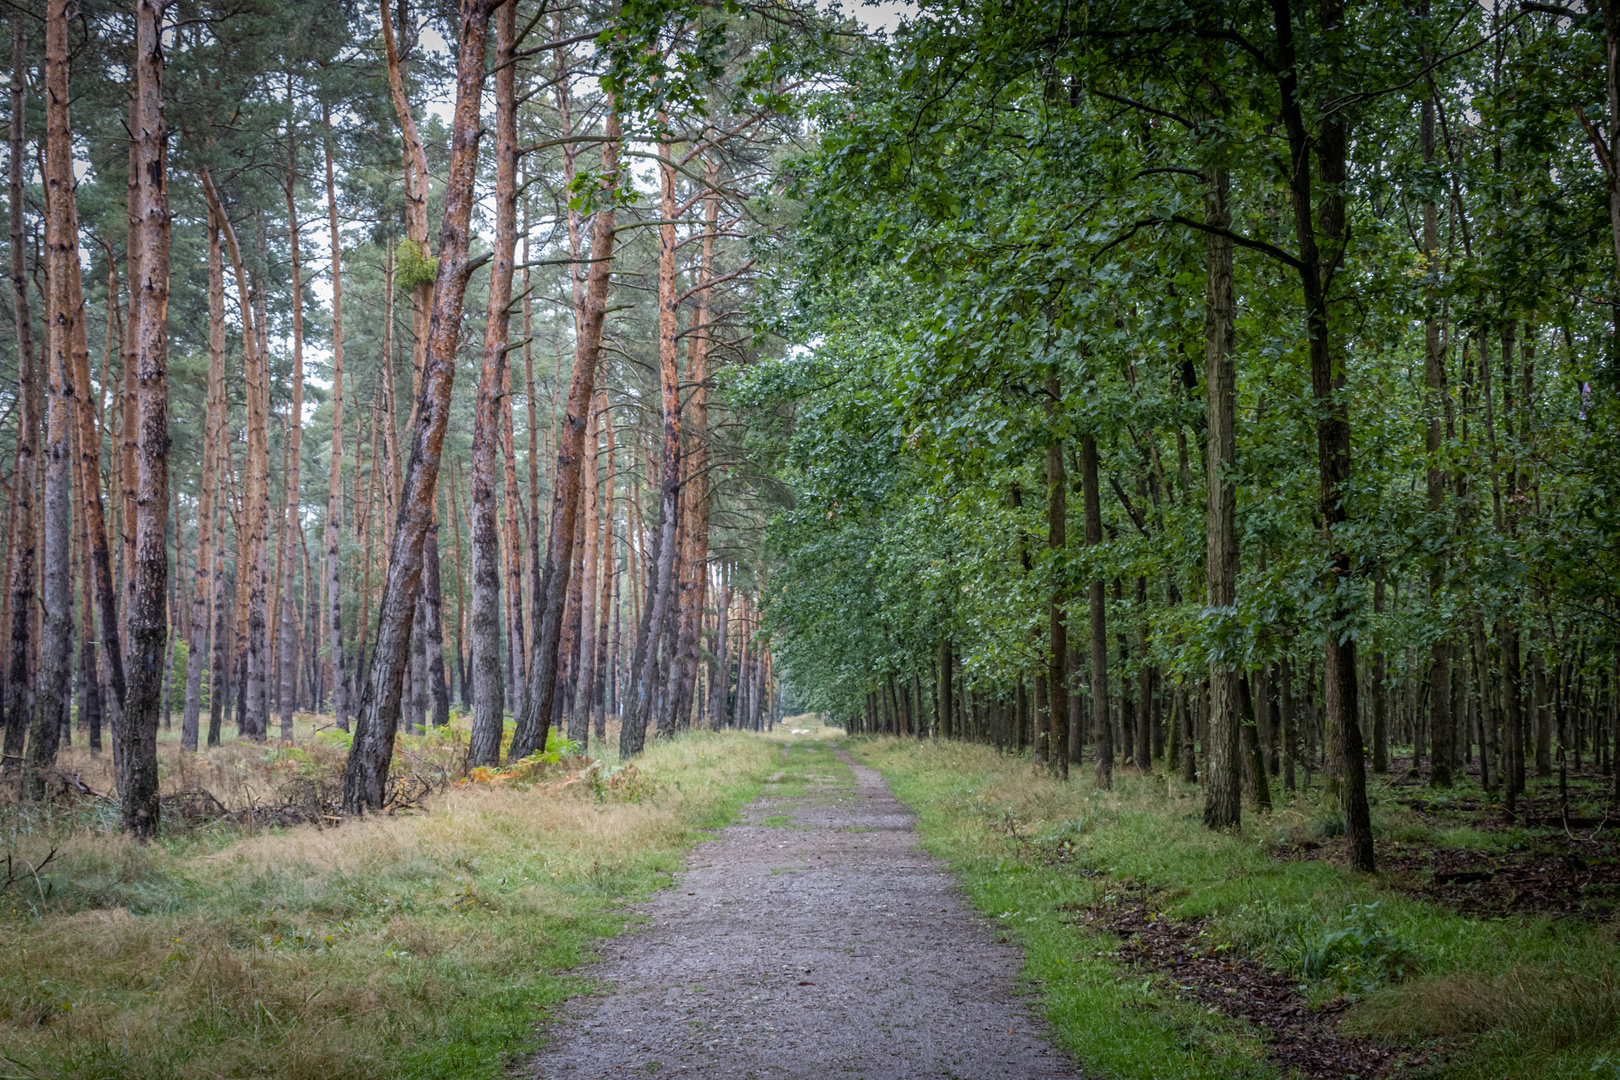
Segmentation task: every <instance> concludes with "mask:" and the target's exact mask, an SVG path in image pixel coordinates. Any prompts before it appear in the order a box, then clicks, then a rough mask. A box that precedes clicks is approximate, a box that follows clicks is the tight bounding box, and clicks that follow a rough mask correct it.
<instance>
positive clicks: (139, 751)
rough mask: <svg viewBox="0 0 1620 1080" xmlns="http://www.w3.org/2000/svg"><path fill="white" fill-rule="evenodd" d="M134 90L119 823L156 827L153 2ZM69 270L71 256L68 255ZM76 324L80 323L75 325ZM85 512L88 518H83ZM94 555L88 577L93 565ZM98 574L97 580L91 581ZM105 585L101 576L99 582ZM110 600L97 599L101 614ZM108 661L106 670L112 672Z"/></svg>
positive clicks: (156, 89) (156, 74)
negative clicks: (128, 528)
mask: <svg viewBox="0 0 1620 1080" xmlns="http://www.w3.org/2000/svg"><path fill="white" fill-rule="evenodd" d="M135 28H136V33H135V92H134V95H133V96H132V97H131V98H130V108H129V128H130V132H131V149H130V170H129V179H130V183H129V219H130V235H131V237H132V238H133V239H134V240H135V244H134V246H132V247H131V248H130V255H129V263H130V274H129V294H130V311H129V321H130V327H131V330H132V333H133V337H134V339H135V345H136V369H135V376H136V379H137V383H138V386H139V397H140V401H139V408H140V427H139V441H138V445H137V449H136V467H135V490H136V501H135V590H134V595H133V597H132V599H131V604H130V609H129V613H128V626H129V660H130V671H129V690H128V693H127V694H126V695H125V698H124V703H123V705H124V707H123V733H122V734H123V739H122V741H123V748H124V755H123V757H124V760H123V773H122V775H121V777H120V782H119V794H120V796H121V801H122V804H123V809H124V830H125V831H126V832H128V833H130V834H131V835H134V836H137V837H141V838H146V837H150V836H153V835H155V834H156V833H157V829H158V824H159V820H158V819H159V807H158V760H157V725H158V711H159V709H160V708H164V700H165V698H164V692H165V690H166V688H167V687H168V685H169V674H170V673H169V667H168V663H167V660H168V649H169V646H170V638H169V620H168V603H167V600H168V580H169V559H168V550H167V543H168V524H169V521H168V519H169V390H168V333H169V327H168V320H169V201H168V189H167V186H166V181H167V147H168V130H167V126H166V124H165V122H164V116H163V40H162V7H161V5H160V4H159V3H158V2H157V0H138V3H137V4H136V6H135ZM73 268H74V270H75V271H77V269H78V260H77V258H75V259H74V260H73ZM79 332H80V333H81V334H82V332H83V330H82V328H81V329H80V331H79ZM93 523H94V517H92V524H93ZM104 559H105V555H104V554H103V555H102V556H100V557H98V558H97V563H98V566H97V576H98V577H100V576H101V565H100V564H101V563H102V562H103V561H104ZM99 584H100V582H98V586H99ZM108 585H109V591H110V581H109V582H108ZM109 607H110V605H109V603H108V602H107V601H106V600H104V601H103V603H102V608H103V612H104V613H105V612H106V611H107V609H108V608H109ZM117 674H118V673H117V671H116V668H115V670H114V677H115V678H116V677H117Z"/></svg>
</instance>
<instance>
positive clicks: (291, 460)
mask: <svg viewBox="0 0 1620 1080" xmlns="http://www.w3.org/2000/svg"><path fill="white" fill-rule="evenodd" d="M291 97H292V94H291V88H290V87H289V89H288V99H289V104H290V103H291ZM287 142H288V151H287V176H286V184H285V186H284V188H283V191H284V193H285V195H286V197H287V244H288V248H289V251H290V255H291V270H292V354H293V369H292V404H291V405H290V406H289V407H288V410H287V479H286V484H285V487H286V496H287V508H286V514H285V516H284V517H283V519H282V523H281V591H280V596H281V611H280V615H281V627H280V631H281V647H280V649H279V650H278V657H277V659H278V662H279V665H280V668H281V671H280V676H281V692H280V694H279V701H280V705H281V738H282V739H283V740H284V741H286V742H291V741H292V737H293V711H294V709H295V708H296V707H297V705H298V664H297V652H298V640H299V633H298V610H297V605H295V604H294V603H293V595H294V593H293V580H294V573H293V571H294V568H295V567H296V566H297V563H298V559H297V550H296V546H297V545H296V537H297V535H298V534H299V532H300V531H301V529H302V525H301V523H300V521H299V516H298V514H299V510H298V503H299V494H300V491H301V488H302V486H303V485H301V484H300V483H299V475H300V466H301V460H300V459H301V456H302V452H303V446H304V268H303V262H302V260H301V258H300V257H299V250H298V203H297V200H296V198H295V197H294V196H295V190H294V186H293V185H294V184H295V182H296V181H297V178H298V164H297V158H296V156H295V148H296V146H297V145H298V144H297V139H296V137H295V135H294V133H293V130H292V125H291V122H290V121H289V123H288V130H287Z"/></svg>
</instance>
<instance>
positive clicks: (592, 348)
mask: <svg viewBox="0 0 1620 1080" xmlns="http://www.w3.org/2000/svg"><path fill="white" fill-rule="evenodd" d="M618 137H619V118H618V114H617V112H615V111H614V110H613V109H612V108H611V107H610V108H609V110H608V116H607V128H606V141H604V142H603V144H602V172H603V183H604V186H608V187H611V186H612V185H616V184H617V183H618V142H617V140H618ZM614 220H615V217H614V208H613V205H612V203H611V202H608V203H607V204H606V205H604V206H603V207H601V208H600V209H599V210H597V212H596V215H595V220H594V222H593V236H592V238H591V264H590V270H589V271H588V273H587V277H586V284H585V292H584V301H583V303H582V304H581V306H580V308H579V311H580V313H581V315H582V316H583V318H582V319H580V320H579V321H578V322H577V323H576V326H575V333H574V339H575V353H574V372H573V376H572V377H571V378H570V380H569V385H568V403H567V406H566V411H565V413H564V416H563V425H562V426H563V430H562V432H561V434H560V436H559V437H558V440H557V463H556V477H555V479H554V480H553V482H552V492H551V514H550V517H549V525H548V527H547V532H546V535H547V537H548V542H547V545H546V562H545V566H544V567H543V568H542V570H541V576H540V581H539V582H538V584H537V585H536V586H535V588H536V589H537V590H539V592H540V593H541V596H540V605H541V606H540V617H539V619H538V620H536V621H537V625H536V626H535V628H534V639H535V663H534V665H533V671H531V672H530V675H529V682H528V688H527V692H526V695H525V700H524V706H523V713H522V715H521V716H520V717H519V718H518V724H517V730H516V731H515V732H514V733H513V736H512V750H511V755H512V756H516V757H527V756H528V755H529V754H531V753H533V752H534V751H535V750H536V749H542V748H544V746H545V743H546V735H547V731H548V730H549V728H550V726H551V713H552V707H553V704H554V702H555V700H556V693H557V645H558V641H559V639H560V638H561V636H562V621H563V607H564V605H565V602H566V600H567V597H568V584H569V582H568V579H569V576H570V574H571V572H572V570H573V564H574V551H573V547H574V529H575V521H576V518H577V517H578V514H579V500H580V482H579V474H580V466H581V461H580V459H581V457H582V455H583V454H584V445H585V414H586V412H587V411H589V409H590V407H591V402H592V400H593V399H594V397H595V393H596V368H597V364H598V362H599V359H600V353H601V347H602V320H603V318H604V316H605V315H606V312H607V297H608V289H609V287H610V285H611V280H610V271H611V269H612V258H613V244H614V236H615V226H614ZM622 739H623V736H622V734H621V741H622Z"/></svg>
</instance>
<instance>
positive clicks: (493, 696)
mask: <svg viewBox="0 0 1620 1080" xmlns="http://www.w3.org/2000/svg"><path fill="white" fill-rule="evenodd" d="M516 19H517V13H516V5H515V4H506V5H504V6H502V7H501V9H500V10H499V11H497V12H496V13H495V52H496V57H497V61H496V62H497V64H498V65H499V70H498V71H497V73H496V76H495V114H496V119H495V261H494V266H493V268H492V269H491V271H490V279H489V306H488V309H487V311H486V312H485V316H484V353H483V359H482V362H481V363H480V364H479V368H478V400H477V406H476V408H475V410H474V412H473V435H472V505H471V507H470V508H469V509H470V511H471V514H472V549H473V550H472V575H473V577H472V593H473V595H472V668H473V671H472V677H473V723H472V733H471V737H470V742H469V746H468V752H467V764H468V766H469V767H472V766H479V765H497V764H499V763H500V751H501V735H502V731H503V728H504V726H505V725H504V716H505V709H506V689H505V686H504V685H503V682H502V679H501V656H500V649H501V641H500V638H501V627H500V620H501V596H500V592H501V590H500V540H499V535H498V533H497V527H496V520H495V453H496V440H497V439H498V438H499V437H500V428H499V426H498V424H499V423H500V421H499V418H498V415H497V412H496V410H497V409H505V410H506V411H507V413H508V414H510V412H511V409H510V407H509V405H508V404H507V402H506V401H504V400H503V399H502V398H501V396H500V395H501V388H502V386H503V385H505V383H506V381H507V380H506V376H505V372H506V368H507V357H508V355H509V352H510V350H509V348H508V345H507V341H508V338H509V337H510V334H509V332H508V331H509V327H510V313H509V309H510V308H511V305H512V256H513V251H514V247H515V245H516V242H517V231H516V213H517V206H516V199H517V100H516V99H517V74H516V70H515V68H516V65H515V64H512V63H511V62H510V61H511V59H512V57H511V52H512V49H513V47H514V46H513V41H514V38H515V30H514V27H515V24H516ZM514 675H516V673H515V672H514Z"/></svg>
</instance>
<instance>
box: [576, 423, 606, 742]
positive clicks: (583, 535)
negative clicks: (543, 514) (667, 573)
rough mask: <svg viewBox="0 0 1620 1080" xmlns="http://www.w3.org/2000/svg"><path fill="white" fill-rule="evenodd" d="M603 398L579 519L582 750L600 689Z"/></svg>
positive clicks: (591, 433)
mask: <svg viewBox="0 0 1620 1080" xmlns="http://www.w3.org/2000/svg"><path fill="white" fill-rule="evenodd" d="M601 399H602V394H601V392H600V391H598V392H597V393H596V395H595V400H594V401H593V402H592V407H591V410H590V411H589V412H588V413H587V414H586V418H585V458H584V460H583V461H581V462H580V499H581V500H582V503H583V505H582V506H581V508H580V509H581V511H582V513H581V514H580V516H579V529H578V535H579V539H580V540H581V541H582V543H581V545H580V547H581V551H580V561H579V569H580V580H579V581H578V583H577V584H578V586H579V591H578V592H577V593H576V594H575V596H574V603H575V605H576V608H575V612H574V614H575V617H577V619H578V620H579V632H578V635H577V639H578V649H577V650H576V652H577V655H578V659H577V661H576V662H575V664H574V670H573V673H572V675H573V679H572V681H573V685H574V694H573V701H572V703H571V707H570V709H569V714H568V737H569V738H570V739H572V740H573V741H574V742H577V743H579V744H581V745H582V746H583V745H584V744H585V743H586V742H587V741H588V740H589V737H590V730H591V710H592V708H593V707H594V705H595V689H596V573H597V551H596V548H597V542H598V540H597V537H598V535H599V533H600V531H601V530H600V527H599V524H598V517H599V516H600V507H599V506H598V504H597V500H598V498H599V496H598V494H597V477H596V473H597V460H598V457H599V455H600V454H601V446H600V435H599V431H598V429H599V427H600V425H599V424H598V422H597V417H598V415H599V413H600V402H601Z"/></svg>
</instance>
